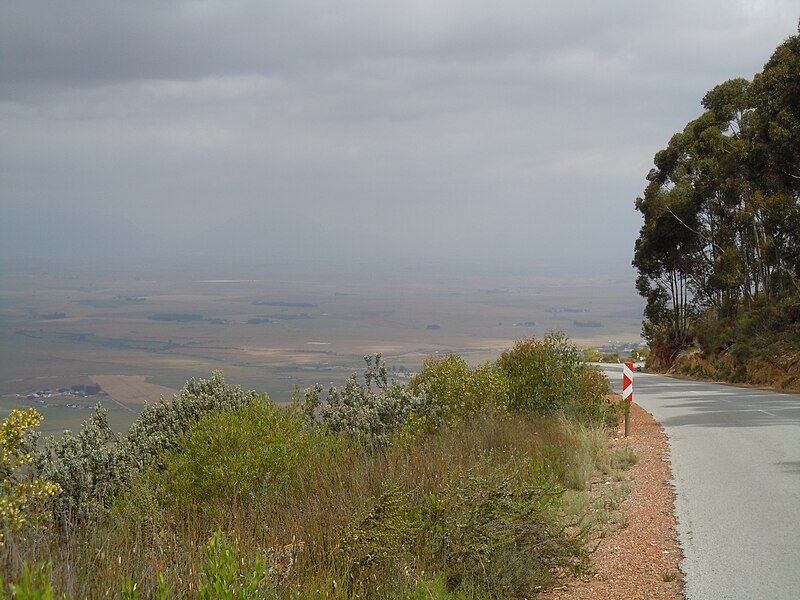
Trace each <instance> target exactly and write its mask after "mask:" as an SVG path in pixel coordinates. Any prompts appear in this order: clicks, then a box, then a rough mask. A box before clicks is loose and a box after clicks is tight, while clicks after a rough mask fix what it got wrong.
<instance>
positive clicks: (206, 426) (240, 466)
mask: <svg viewBox="0 0 800 600" xmlns="http://www.w3.org/2000/svg"><path fill="white" fill-rule="evenodd" d="M176 445H177V449H176V450H175V451H172V452H169V453H167V454H166V455H164V457H163V468H164V474H163V477H164V480H165V481H166V495H167V497H169V498H171V499H172V501H174V502H176V503H177V504H178V505H181V506H183V507H184V508H185V509H187V510H190V511H194V510H196V509H197V508H201V509H206V510H208V509H212V510H216V511H220V510H221V511H223V512H229V511H232V512H234V513H235V512H236V510H237V508H238V507H239V506H240V505H241V504H242V503H243V502H246V501H247V500H248V499H250V498H253V497H256V496H261V495H263V494H265V493H266V494H269V495H270V496H272V497H273V498H274V497H276V496H279V495H280V494H281V493H283V492H284V491H285V490H286V489H288V488H290V487H292V486H295V485H298V484H299V483H300V479H301V478H302V471H303V469H304V467H305V465H307V464H308V463H309V462H310V460H311V459H312V457H315V458H318V457H320V456H323V457H324V456H326V455H333V454H335V453H336V452H337V450H338V449H339V448H340V447H341V446H342V444H341V443H340V442H339V440H337V439H336V438H334V437H332V436H330V435H326V434H325V433H322V432H320V431H319V430H315V429H309V428H308V427H306V424H305V421H304V419H303V418H302V416H301V415H299V414H297V413H295V412H292V411H291V410H290V409H287V408H282V407H279V406H277V405H275V404H273V403H272V402H270V401H269V400H268V399H267V398H266V397H265V396H263V397H259V398H256V399H254V400H253V401H251V402H250V404H249V405H247V406H246V407H244V408H241V409H239V410H229V411H217V412H214V413H211V414H210V415H208V416H206V417H204V418H203V419H201V420H200V421H198V422H197V424H196V425H195V426H194V427H193V428H192V429H191V431H189V432H188V433H187V434H186V435H184V436H183V437H182V438H180V439H179V440H178V441H177V444H176Z"/></svg>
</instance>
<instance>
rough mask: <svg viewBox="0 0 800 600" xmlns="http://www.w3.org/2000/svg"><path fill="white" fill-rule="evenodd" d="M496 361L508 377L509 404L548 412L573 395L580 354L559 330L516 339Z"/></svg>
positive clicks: (535, 411) (526, 409)
mask: <svg viewBox="0 0 800 600" xmlns="http://www.w3.org/2000/svg"><path fill="white" fill-rule="evenodd" d="M497 364H498V366H499V367H500V369H501V371H503V373H504V374H505V376H506V379H507V380H508V386H509V402H510V405H511V406H512V407H513V408H515V409H517V410H521V411H523V412H529V413H533V414H548V413H551V412H554V411H556V410H560V409H563V408H565V407H567V406H568V405H569V404H570V403H571V402H572V401H573V400H574V399H575V397H576V394H577V382H578V379H579V377H580V373H581V362H580V354H579V353H578V349H577V348H576V347H575V346H573V345H572V344H570V343H569V341H568V340H567V338H566V336H565V335H564V334H563V333H560V332H555V333H549V334H547V336H545V337H544V338H543V339H536V338H525V339H522V340H518V341H517V342H516V343H515V344H514V346H513V347H512V348H511V349H509V350H506V351H505V352H503V354H501V355H500V359H499V360H498V362H497Z"/></svg>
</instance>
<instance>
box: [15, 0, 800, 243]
mask: <svg viewBox="0 0 800 600" xmlns="http://www.w3.org/2000/svg"><path fill="white" fill-rule="evenodd" d="M0 6H2V8H1V9H0V10H1V11H2V13H1V14H0V79H1V83H0V85H2V88H0V89H1V90H2V100H1V103H0V127H1V129H0V136H2V166H1V167H0V169H2V171H0V201H1V202H2V206H3V207H5V209H7V210H9V211H12V210H15V211H22V212H24V211H26V210H32V211H37V210H42V208H45V209H58V210H63V211H72V212H86V213H88V214H92V213H97V212H105V213H112V214H118V215H122V216H124V217H126V218H129V219H130V220H132V221H134V222H135V223H137V224H138V225H140V226H142V227H143V228H145V229H148V230H150V231H153V232H156V233H159V234H161V235H167V236H174V237H179V236H181V235H183V236H185V235H186V234H187V231H194V230H197V229H203V228H210V227H212V226H213V225H215V224H216V223H219V222H223V221H225V220H227V219H239V220H240V221H248V222H253V221H254V220H255V221H258V220H259V219H261V220H264V221H265V222H266V221H269V220H272V221H275V220H276V219H277V220H279V219H280V218H281V217H280V215H284V214H291V215H292V219H296V218H301V219H302V218H306V219H309V220H310V222H312V223H313V222H317V223H324V224H326V225H328V226H330V227H331V228H332V229H337V230H338V229H341V230H342V231H344V232H348V231H349V232H351V233H352V232H354V231H355V230H357V229H358V227H360V226H363V227H366V228H369V229H372V230H376V229H377V230H386V233H385V236H386V237H387V238H390V239H391V240H392V242H393V246H392V247H393V248H395V249H397V251H398V252H408V253H409V254H425V253H442V254H449V255H455V254H462V253H465V252H467V253H472V254H481V253H485V252H490V253H493V254H495V255H521V256H536V255H541V254H542V253H545V252H548V251H551V250H552V249H553V248H554V246H561V248H560V251H561V252H566V253H570V252H572V253H574V254H576V255H577V254H580V253H586V251H587V249H591V248H593V247H600V246H602V247H603V248H604V249H605V250H604V251H607V252H608V253H609V254H610V255H613V256H624V255H625V254H626V253H629V251H630V246H631V243H632V239H633V237H634V236H635V231H636V228H637V222H638V219H637V215H636V214H635V213H633V211H632V199H633V198H634V197H635V195H636V194H637V193H638V192H639V191H640V189H641V187H642V185H643V176H644V174H645V173H646V172H647V169H648V168H649V164H650V160H651V158H652V155H653V153H654V152H655V151H656V150H657V149H658V148H659V147H660V146H661V145H663V144H664V143H665V142H666V140H667V139H668V137H669V135H671V133H672V132H673V131H675V130H677V129H679V128H680V127H682V125H683V124H684V123H685V122H686V120H688V119H689V118H692V117H693V116H694V115H696V114H697V112H698V111H699V99H700V98H701V97H702V95H703V93H704V92H705V91H707V89H709V88H710V87H712V86H713V85H715V84H716V83H719V82H721V81H723V80H725V79H726V78H729V77H732V76H738V75H744V76H748V77H749V76H751V75H752V73H753V72H755V71H756V70H758V69H759V68H760V66H761V64H763V62H764V61H765V60H766V59H767V58H768V56H769V54H770V52H771V51H772V49H773V48H774V47H775V46H776V45H777V44H778V43H779V42H780V41H781V40H782V39H783V38H785V37H786V36H788V35H790V34H791V33H792V32H793V31H794V29H795V27H796V19H797V16H798V14H797V10H796V6H794V3H793V2H783V3H781V2H724V1H721V0H720V1H710V2H705V3H698V2H690V1H685V2H672V3H655V2H633V1H631V2H602V3H601V2H571V3H570V2H540V3H531V2H505V3H499V4H498V3H488V2H468V1H461V2H444V3H432V2H408V3H397V2H393V3H376V2H370V3H363V2H336V3H324V2H294V3H287V2H274V1H273V2H252V3H231V2H181V3H176V2H108V1H105V2H82V1H80V0H76V1H71V2H63V3H54V2H31V1H26V2H13V3H8V2H3V3H2V4H0ZM387 223H390V224H391V226H389V227H387V226H386V224H387ZM565 246H566V248H565ZM592 253H593V251H590V252H589V254H592Z"/></svg>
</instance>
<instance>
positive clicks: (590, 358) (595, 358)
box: [583, 348, 603, 362]
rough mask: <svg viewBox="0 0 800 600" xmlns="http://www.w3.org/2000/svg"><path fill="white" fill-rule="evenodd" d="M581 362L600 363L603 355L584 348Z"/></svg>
mask: <svg viewBox="0 0 800 600" xmlns="http://www.w3.org/2000/svg"><path fill="white" fill-rule="evenodd" d="M583 360H584V362H602V360H603V353H602V352H600V350H598V349H597V348H584V349H583Z"/></svg>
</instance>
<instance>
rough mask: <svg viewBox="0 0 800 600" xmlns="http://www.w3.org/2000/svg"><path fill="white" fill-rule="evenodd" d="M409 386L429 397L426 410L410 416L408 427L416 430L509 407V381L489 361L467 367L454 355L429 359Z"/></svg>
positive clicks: (415, 392)
mask: <svg viewBox="0 0 800 600" xmlns="http://www.w3.org/2000/svg"><path fill="white" fill-rule="evenodd" d="M409 389H410V390H411V392H412V393H413V394H415V395H418V396H424V397H426V398H428V400H429V402H428V403H427V404H426V405H425V411H419V412H417V413H416V414H414V415H413V416H412V418H411V423H410V425H409V426H410V427H411V429H413V430H417V431H429V432H430V431H435V430H436V429H438V428H439V427H440V426H442V425H444V424H448V423H453V422H456V421H458V420H461V419H467V418H471V417H474V416H475V415H477V414H481V413H486V412H490V411H505V410H507V408H508V384H507V383H506V379H505V376H504V375H503V373H502V371H500V369H498V368H497V366H496V365H494V364H491V363H486V364H483V365H479V366H477V367H475V368H474V369H470V368H469V366H468V365H467V362H466V361H465V360H464V359H463V358H461V357H460V356H458V355H457V354H447V355H445V356H435V357H430V358H428V359H427V360H426V361H425V363H424V364H423V365H422V370H421V371H420V372H419V373H418V374H417V375H415V376H414V378H413V379H412V380H411V382H410V383H409Z"/></svg>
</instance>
